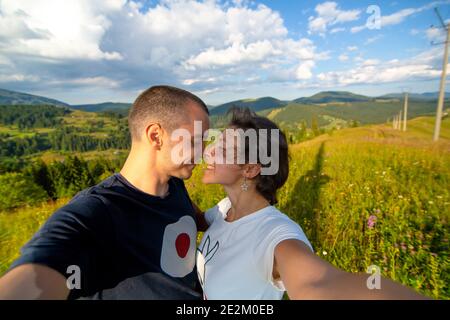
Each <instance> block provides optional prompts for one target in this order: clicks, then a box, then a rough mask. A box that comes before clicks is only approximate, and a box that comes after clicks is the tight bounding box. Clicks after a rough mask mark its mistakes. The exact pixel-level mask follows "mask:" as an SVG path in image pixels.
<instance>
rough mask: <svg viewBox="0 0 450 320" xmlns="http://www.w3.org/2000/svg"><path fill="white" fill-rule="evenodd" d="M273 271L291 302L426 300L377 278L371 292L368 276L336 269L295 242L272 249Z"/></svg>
mask: <svg viewBox="0 0 450 320" xmlns="http://www.w3.org/2000/svg"><path fill="white" fill-rule="evenodd" d="M275 269H276V272H278V274H279V275H280V276H281V280H282V281H283V283H284V285H285V287H286V289H287V292H288V295H289V297H290V298H291V299H352V300H358V299H361V300H364V299H396V300H398V299H408V300H409V299H427V298H426V297H425V296H422V295H420V294H418V293H417V292H415V291H414V290H412V289H410V288H408V287H406V286H403V285H401V284H399V283H396V282H394V281H392V280H389V279H386V278H381V288H380V289H372V290H371V289H369V288H368V287H367V279H368V277H369V276H370V275H369V274H353V273H348V272H345V271H342V270H340V269H337V268H335V267H334V266H333V265H331V264H329V263H328V262H327V261H325V260H323V259H321V258H319V257H318V256H316V255H315V254H314V253H313V252H311V250H310V249H309V248H308V247H307V246H306V245H305V244H304V243H303V242H301V241H299V240H284V241H282V242H280V243H279V244H278V245H277V246H276V248H275Z"/></svg>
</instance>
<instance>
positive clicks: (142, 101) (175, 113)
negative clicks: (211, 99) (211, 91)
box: [128, 86, 209, 139]
mask: <svg viewBox="0 0 450 320" xmlns="http://www.w3.org/2000/svg"><path fill="white" fill-rule="evenodd" d="M189 102H193V103H195V104H197V105H199V106H200V107H201V108H202V109H203V110H204V111H205V112H206V113H207V114H208V115H209V111H208V107H207V106H206V104H205V103H204V102H203V101H202V99H200V98H199V97H197V96H196V95H194V94H192V93H190V92H188V91H186V90H183V89H179V88H175V87H171V86H153V87H150V88H148V89H147V90H145V91H144V92H142V93H141V94H140V95H139V96H138V97H137V98H136V101H134V103H133V106H132V107H131V109H130V113H129V115H128V126H129V129H130V133H131V138H132V139H139V138H140V137H141V135H142V131H143V130H144V129H145V127H146V126H147V125H148V123H149V120H153V121H155V120H156V121H158V122H159V123H160V124H161V126H163V127H164V128H165V129H168V130H173V129H175V128H176V127H177V125H179V124H180V122H182V121H183V120H185V119H186V118H189V117H188V114H187V108H186V105H187V104H188V103H189Z"/></svg>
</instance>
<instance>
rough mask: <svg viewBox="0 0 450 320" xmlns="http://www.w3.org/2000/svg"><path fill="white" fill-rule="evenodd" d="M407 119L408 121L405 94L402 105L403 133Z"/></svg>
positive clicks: (406, 96) (406, 94) (406, 95)
mask: <svg viewBox="0 0 450 320" xmlns="http://www.w3.org/2000/svg"><path fill="white" fill-rule="evenodd" d="M407 119H408V92H405V103H404V105H403V131H406V120H407Z"/></svg>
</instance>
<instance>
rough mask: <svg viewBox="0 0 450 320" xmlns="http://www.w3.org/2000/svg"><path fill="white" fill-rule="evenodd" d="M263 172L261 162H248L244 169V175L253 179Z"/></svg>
mask: <svg viewBox="0 0 450 320" xmlns="http://www.w3.org/2000/svg"><path fill="white" fill-rule="evenodd" d="M260 173H261V165H260V164H259V163H257V164H247V165H246V167H245V169H244V176H245V177H246V178H247V179H253V178H254V177H256V176H257V175H258V174H260Z"/></svg>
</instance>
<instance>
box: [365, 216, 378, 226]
mask: <svg viewBox="0 0 450 320" xmlns="http://www.w3.org/2000/svg"><path fill="white" fill-rule="evenodd" d="M376 222H377V216H375V215H371V216H370V217H369V219H367V227H368V228H369V229H372V228H373V227H375V223H376Z"/></svg>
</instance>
